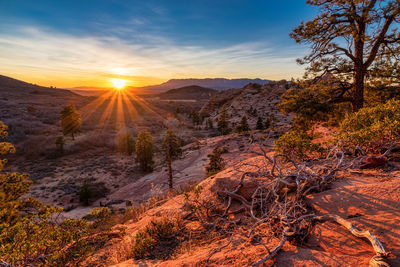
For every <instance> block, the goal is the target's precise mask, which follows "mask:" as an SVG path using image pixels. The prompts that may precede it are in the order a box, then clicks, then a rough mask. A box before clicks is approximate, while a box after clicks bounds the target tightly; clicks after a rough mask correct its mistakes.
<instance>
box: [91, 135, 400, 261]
mask: <svg viewBox="0 0 400 267" xmlns="http://www.w3.org/2000/svg"><path fill="white" fill-rule="evenodd" d="M209 142H210V143H211V142H215V143H218V142H219V143H223V144H226V145H227V146H228V147H230V149H229V151H231V152H232V154H231V153H227V154H224V158H225V160H226V162H227V166H228V167H227V168H226V169H225V170H224V171H222V172H220V173H218V174H217V175H215V176H212V177H209V178H206V179H204V180H203V181H202V182H200V185H202V186H203V188H204V192H205V193H204V194H208V195H209V196H211V195H213V194H215V192H214V193H213V190H214V189H215V185H216V181H219V180H220V179H230V180H232V181H238V179H239V178H238V175H237V173H236V172H235V171H234V169H235V168H236V167H238V166H239V165H242V163H243V161H246V162H248V163H254V164H257V163H260V157H257V156H251V154H250V153H248V152H249V150H251V149H255V145H254V144H250V143H249V142H248V139H246V138H243V136H242V137H239V136H231V137H227V138H225V139H224V138H215V139H214V140H212V141H211V140H210V141H209ZM269 151H270V152H269V153H272V151H271V150H269ZM399 167H400V165H399V164H398V163H396V162H391V163H390V166H386V167H384V168H382V169H374V170H358V169H350V170H347V171H341V172H340V173H339V174H338V177H337V178H336V180H335V181H334V182H333V183H332V184H331V186H330V188H329V189H328V190H326V191H323V192H321V193H318V194H314V195H311V196H310V197H309V198H308V200H307V201H308V202H309V204H310V205H311V207H312V209H314V211H315V213H316V214H320V215H322V214H336V215H340V216H342V217H343V218H345V219H347V220H349V221H351V222H352V223H354V224H355V225H356V226H357V227H359V228H360V229H362V230H370V231H371V232H372V233H373V234H374V235H376V236H377V237H378V238H379V239H380V240H381V242H382V243H383V245H384V246H385V248H386V250H387V251H390V252H391V254H390V257H389V263H390V264H391V266H400V202H399V201H400V168H399ZM129 188H131V187H129ZM126 189H128V187H127V188H126ZM124 192H126V194H127V196H128V195H129V192H134V191H129V190H126V191H124ZM133 195H134V193H132V196H133ZM184 203H185V201H184V199H183V197H182V196H181V195H180V196H177V197H174V198H172V199H170V200H169V201H167V202H166V203H165V204H163V205H161V206H160V207H157V208H154V209H152V210H149V211H148V212H147V213H146V215H145V216H143V218H142V219H141V220H140V221H138V222H136V223H129V222H128V223H127V224H125V225H124V226H126V227H127V228H126V232H127V235H126V236H125V237H124V238H122V239H121V240H113V241H112V245H110V246H109V247H106V249H105V250H100V251H98V252H97V254H95V255H94V256H93V257H92V258H91V259H90V260H92V261H93V262H96V261H97V260H96V258H97V259H99V257H100V258H101V259H102V264H104V265H113V264H114V265H113V266H118V267H127V266H249V265H251V264H253V263H254V262H256V261H257V260H259V259H260V258H261V257H263V256H265V255H266V254H267V253H268V252H267V251H266V249H265V248H264V247H263V246H262V245H254V244H249V242H248V241H246V240H244V239H241V238H240V236H239V237H235V238H234V239H233V240H232V242H231V243H230V244H229V245H228V246H226V247H223V246H224V245H225V244H227V243H228V242H229V241H228V238H221V237H218V236H210V237H209V239H208V241H207V240H206V241H202V242H197V241H195V240H194V241H193V243H192V244H191V245H188V246H186V247H185V249H181V250H180V251H176V252H175V254H173V256H172V257H171V258H170V259H168V260H166V261H163V260H154V259H153V260H140V261H136V260H133V259H132V258H130V256H129V253H130V249H131V246H132V242H133V240H134V236H135V233H136V232H137V230H139V229H142V228H143V227H144V226H145V225H146V224H147V223H148V222H149V221H151V220H152V219H153V218H158V217H159V216H162V215H167V216H170V217H173V216H177V215H184V214H185V209H184ZM188 227H189V228H191V229H192V230H193V233H195V231H196V230H195V229H198V227H199V225H197V226H196V225H195V224H194V225H193V223H189V226H188ZM278 241H279V240H278V239H273V240H272V241H271V242H270V243H269V244H268V246H269V248H270V249H271V248H273V247H274V246H275V245H277V243H278ZM220 247H223V248H222V249H221V250H220V251H219V252H216V253H214V252H215V250H216V249H218V248H220ZM211 254H212V257H211V258H210V259H209V257H210V255H211ZM373 255H374V251H373V249H372V247H371V245H370V244H369V242H368V241H367V240H364V239H359V238H357V237H355V236H353V235H352V234H351V233H350V232H349V231H348V230H346V229H345V228H343V227H342V226H339V225H337V224H335V223H332V222H324V223H319V224H316V226H315V227H314V229H313V231H312V232H311V234H310V236H309V237H308V239H306V241H305V242H304V243H303V244H300V245H296V246H295V245H293V244H290V243H289V242H287V243H286V244H285V245H284V246H283V248H282V250H281V251H280V252H279V253H278V254H277V255H276V256H275V257H274V258H273V259H271V260H269V261H267V262H266V263H265V266H368V264H369V261H370V259H371V257H372V256H373Z"/></svg>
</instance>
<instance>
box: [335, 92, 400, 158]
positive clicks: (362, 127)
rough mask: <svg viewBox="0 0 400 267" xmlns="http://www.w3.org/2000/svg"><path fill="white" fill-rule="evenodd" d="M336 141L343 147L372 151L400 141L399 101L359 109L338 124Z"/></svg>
mask: <svg viewBox="0 0 400 267" xmlns="http://www.w3.org/2000/svg"><path fill="white" fill-rule="evenodd" d="M337 140H338V141H339V143H340V144H341V146H343V147H347V148H355V147H356V146H360V147H362V148H363V149H365V150H370V151H374V150H375V149H377V148H380V147H386V146H390V145H391V144H392V143H394V142H399V140H400V101H399V100H397V101H396V100H391V101H388V102H387V103H386V104H380V105H377V106H375V107H366V108H362V109H360V110H359V111H358V112H356V113H353V114H351V115H349V116H347V117H346V119H344V120H343V122H342V123H341V124H340V127H339V131H338V136H337Z"/></svg>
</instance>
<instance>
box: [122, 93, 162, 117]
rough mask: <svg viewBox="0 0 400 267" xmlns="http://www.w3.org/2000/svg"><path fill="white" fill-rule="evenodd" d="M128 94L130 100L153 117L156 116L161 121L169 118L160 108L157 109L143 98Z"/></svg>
mask: <svg viewBox="0 0 400 267" xmlns="http://www.w3.org/2000/svg"><path fill="white" fill-rule="evenodd" d="M127 94H128V98H129V99H130V100H133V101H135V102H136V103H137V104H138V105H140V106H141V107H142V108H143V109H144V110H145V111H147V112H148V113H150V114H151V115H154V116H156V117H157V118H158V119H160V120H162V121H164V120H165V119H166V118H167V116H166V114H165V111H163V110H161V109H159V108H156V107H155V106H154V105H152V104H150V103H148V102H147V101H146V100H144V99H143V98H141V97H139V96H137V95H134V94H133V93H131V92H127Z"/></svg>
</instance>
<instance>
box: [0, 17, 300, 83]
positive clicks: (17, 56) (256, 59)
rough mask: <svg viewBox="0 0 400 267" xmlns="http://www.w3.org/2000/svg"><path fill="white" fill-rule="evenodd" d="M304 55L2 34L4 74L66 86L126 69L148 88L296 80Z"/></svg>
mask: <svg viewBox="0 0 400 267" xmlns="http://www.w3.org/2000/svg"><path fill="white" fill-rule="evenodd" d="M133 23H136V24H140V23H145V22H144V21H140V20H138V21H134V22H133ZM302 53H303V51H301V50H300V49H299V48H285V51H281V50H279V48H278V47H274V46H272V45H271V44H268V43H267V42H261V41H255V42H247V41H243V42H242V43H238V44H235V45H230V46H226V47H218V48H208V47H203V46H183V45H180V44H177V43H175V42H173V41H172V40H169V39H167V38H164V37H160V36H155V35H140V36H136V37H134V38H132V39H131V40H129V41H127V40H124V39H121V38H117V37H102V36H96V37H94V36H86V37H85V36H84V37H82V36H73V35H68V34H60V33H54V32H50V31H44V30H42V29H40V28H37V27H20V28H16V29H15V31H13V33H10V32H8V33H4V34H0V72H1V73H6V74H10V73H15V74H18V73H19V74H20V75H22V76H29V75H30V76H31V77H36V78H37V80H38V79H39V78H40V79H42V80H48V81H50V80H51V79H60V80H63V81H64V82H65V83H66V86H73V85H83V84H81V83H82V82H86V83H90V82H92V83H93V82H94V81H96V79H97V81H98V80H99V77H103V79H106V78H107V77H114V76H115V75H118V73H116V71H115V70H116V69H120V70H121V69H123V70H124V72H125V73H124V74H123V75H126V76H127V77H131V78H130V79H131V80H134V79H135V77H136V78H137V80H140V81H141V82H142V83H146V77H148V79H147V80H149V82H150V80H151V79H153V80H154V77H158V78H161V79H168V78H183V77H199V78H200V77H261V78H269V79H281V78H290V77H292V76H299V75H301V73H302V70H301V68H300V67H299V66H297V65H296V63H295V59H296V58H297V57H300V56H302ZM121 75H122V74H121ZM52 77H53V78H52ZM100 80H101V79H100ZM103 82H104V81H103ZM149 82H148V83H149ZM60 83H61V81H60V82H59V83H58V84H60ZM74 83H75V84H74ZM88 85H91V84H88Z"/></svg>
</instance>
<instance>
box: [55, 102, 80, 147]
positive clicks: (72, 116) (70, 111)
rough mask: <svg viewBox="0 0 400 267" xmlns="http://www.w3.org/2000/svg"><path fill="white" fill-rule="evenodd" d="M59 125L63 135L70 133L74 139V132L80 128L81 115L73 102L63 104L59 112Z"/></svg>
mask: <svg viewBox="0 0 400 267" xmlns="http://www.w3.org/2000/svg"><path fill="white" fill-rule="evenodd" d="M60 118H61V127H62V131H63V134H64V135H67V134H71V136H72V140H75V134H76V133H77V132H79V130H80V128H81V124H82V121H81V115H80V114H79V113H78V111H77V110H76V108H75V106H74V105H73V104H70V105H68V106H65V107H64V108H63V109H62V110H61V112H60Z"/></svg>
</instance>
